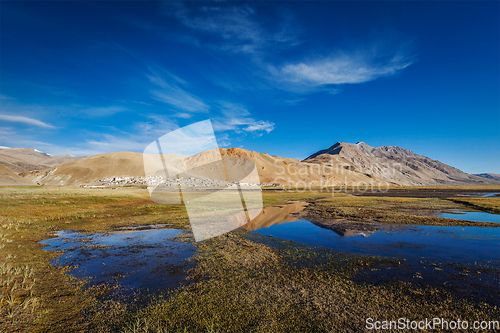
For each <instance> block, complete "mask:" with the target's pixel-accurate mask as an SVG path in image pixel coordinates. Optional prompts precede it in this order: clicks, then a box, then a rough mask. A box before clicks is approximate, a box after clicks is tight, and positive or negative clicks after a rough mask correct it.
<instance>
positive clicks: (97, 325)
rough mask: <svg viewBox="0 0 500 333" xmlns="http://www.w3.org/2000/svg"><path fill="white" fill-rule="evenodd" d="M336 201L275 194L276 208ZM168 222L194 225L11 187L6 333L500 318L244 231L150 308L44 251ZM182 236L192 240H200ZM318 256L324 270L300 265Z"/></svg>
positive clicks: (178, 211)
mask: <svg viewBox="0 0 500 333" xmlns="http://www.w3.org/2000/svg"><path fill="white" fill-rule="evenodd" d="M327 195H328V194H327ZM324 196H325V194H324V193H314V194H311V193H308V192H288V191H286V192H274V191H265V192H264V202H265V205H271V204H278V203H282V202H283V201H286V200H294V199H295V200H296V199H308V200H310V199H311V198H319V197H324ZM473 204H476V203H473ZM323 206H324V207H330V208H331V207H341V208H342V210H340V211H338V212H339V213H338V214H343V216H349V217H352V218H359V219H366V218H376V219H380V220H381V221H382V222H383V221H387V223H396V222H397V220H398V218H400V217H404V216H410V215H412V214H410V213H409V210H413V209H417V210H418V209H422V208H425V209H431V210H441V209H452V208H457V207H462V208H463V205H462V204H460V203H454V202H451V201H445V200H439V199H432V200H430V199H429V200H421V199H401V198H355V197H338V196H337V195H336V196H335V197H334V198H328V199H324V200H320V201H319V202H318V204H317V205H316V207H323ZM328 209H329V208H328ZM335 214H337V211H335ZM391 221H392V222H391ZM158 223H170V224H172V225H173V227H174V228H182V229H184V228H189V227H188V226H189V221H188V219H187V216H186V213H185V209H184V207H182V206H175V205H170V206H167V205H157V204H155V203H153V202H152V201H150V200H149V199H148V193H147V191H146V190H139V189H120V190H88V189H74V188H70V189H68V188H28V187H25V188H0V331H2V332H17V331H19V332H22V331H29V332H89V331H91V332H177V331H180V332H184V331H185V332H195V331H196V332H198V331H202V332H222V331H224V332H225V331H256V332H264V331H265V332H283V331H322V332H325V331H335V332H342V331H346V332H347V331H349V332H359V331H361V330H362V325H363V323H364V319H366V317H367V316H374V317H377V318H383V317H386V318H399V317H400V316H407V317H408V318H419V317H422V318H425V317H431V316H435V315H439V316H440V317H444V318H455V317H457V316H458V317H460V318H467V319H469V320H474V319H481V320H485V319H488V318H498V314H499V312H498V309H495V308H492V307H490V306H488V305H485V304H475V303H471V302H468V301H464V300H460V299H455V298H453V297H452V296H451V295H449V294H447V293H445V292H442V291H440V290H438V289H432V288H428V289H420V288H416V287H415V286H412V285H410V284H407V283H398V284H395V285H385V286H370V285H365V284H355V283H353V282H352V280H351V276H352V274H354V273H355V272H356V271H357V270H358V269H360V268H361V267H366V266H371V265H373V266H376V265H380V264H383V262H385V261H384V260H383V259H381V258H368V257H366V258H365V257H353V258H342V257H340V256H339V255H338V254H335V253H333V252H319V251H317V250H312V249H306V248H299V247H296V246H288V245H284V246H283V247H282V248H280V249H279V250H278V249H276V248H271V247H269V246H267V245H263V244H259V243H257V242H255V241H252V239H251V238H250V237H249V235H251V234H250V233H247V232H244V231H238V232H236V233H232V234H227V235H224V236H221V237H218V238H215V239H212V240H209V241H207V242H203V243H200V244H198V245H199V251H198V253H197V255H196V258H195V260H196V262H197V263H198V265H197V267H196V268H195V269H193V270H192V271H191V272H190V274H189V278H190V279H192V280H193V281H195V282H196V283H194V284H191V285H190V286H189V287H185V288H184V289H179V290H173V291H172V293H171V294H168V293H167V294H165V295H160V296H158V299H156V300H155V301H153V302H151V303H150V304H149V306H147V307H145V308H144V307H141V305H140V304H139V303H134V300H131V301H129V302H119V301H114V300H107V301H103V300H102V299H100V298H98V296H100V295H104V294H105V293H106V292H107V286H105V285H102V286H96V287H93V288H90V289H88V290H87V291H83V290H84V289H83V288H82V286H83V284H84V283H83V282H82V281H79V280H76V279H73V278H71V276H69V275H66V274H65V273H66V272H68V270H69V268H58V267H54V266H52V265H50V261H51V260H52V259H54V258H56V257H57V256H59V255H60V253H56V252H53V251H43V250H42V245H41V244H39V243H38V241H40V240H42V239H47V238H50V237H53V233H54V231H57V230H64V229H71V230H79V231H83V232H106V231H111V230H115V229H116V228H117V227H121V226H129V225H145V224H158ZM402 223H404V222H402ZM179 238H182V239H183V241H186V242H192V238H191V237H190V236H189V235H188V234H183V235H181V236H179ZM318 258H321V259H324V260H323V263H321V264H318V265H303V264H299V263H301V262H302V263H304V262H305V263H307V262H315V261H317V260H319V259H318ZM395 316H396V317H395Z"/></svg>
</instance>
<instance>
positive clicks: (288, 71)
mask: <svg viewBox="0 0 500 333" xmlns="http://www.w3.org/2000/svg"><path fill="white" fill-rule="evenodd" d="M404 45H405V44H403V46H401V47H395V48H393V49H392V50H391V49H384V48H380V47H372V48H370V49H361V50H357V51H352V52H346V51H338V52H336V53H335V54H333V55H331V56H327V57H321V58H317V59H313V60H305V61H299V62H296V63H289V64H286V65H283V66H281V67H272V66H271V67H270V68H269V70H270V72H271V74H272V77H273V78H274V79H275V80H276V81H277V82H279V83H281V84H285V87H286V88H288V89H291V90H297V91H309V90H312V89H316V88H318V87H322V86H329V85H341V84H355V83H363V82H368V81H373V80H376V79H378V78H380V77H384V76H390V75H394V74H396V73H398V72H399V71H401V70H403V69H404V68H406V67H408V66H410V65H411V64H413V62H414V60H413V57H412V56H411V55H409V52H407V51H406V47H404ZM329 92H330V93H333V94H336V93H338V92H339V90H338V89H333V90H332V89H330V90H329Z"/></svg>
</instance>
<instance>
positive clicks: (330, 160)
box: [303, 142, 497, 186]
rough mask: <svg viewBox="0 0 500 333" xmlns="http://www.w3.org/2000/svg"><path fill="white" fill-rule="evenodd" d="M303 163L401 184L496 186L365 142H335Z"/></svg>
mask: <svg viewBox="0 0 500 333" xmlns="http://www.w3.org/2000/svg"><path fill="white" fill-rule="evenodd" d="M303 162H309V163H316V164H323V165H333V164H336V165H340V166H342V167H345V168H349V169H351V170H355V171H357V172H360V173H365V174H370V175H372V176H376V177H380V178H383V179H386V180H389V181H393V182H396V183H399V184H401V185H416V186H425V185H466V184H468V185H471V184H477V185H483V184H497V182H496V181H495V180H494V179H487V178H485V177H478V176H475V175H469V174H467V173H465V172H463V171H461V170H459V169H457V168H455V167H452V166H450V165H447V164H444V163H442V162H440V161H438V160H433V159H431V158H429V157H427V156H423V155H418V154H416V153H414V152H413V151H411V150H408V149H404V148H401V147H397V146H381V147H371V146H370V145H368V144H366V143H364V142H358V143H356V144H353V143H347V142H337V143H335V144H334V145H332V146H330V147H329V148H326V149H322V150H320V151H318V152H316V153H314V154H312V155H310V156H309V157H307V158H306V159H304V160H303Z"/></svg>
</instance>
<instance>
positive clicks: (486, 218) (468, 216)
mask: <svg viewBox="0 0 500 333" xmlns="http://www.w3.org/2000/svg"><path fill="white" fill-rule="evenodd" d="M452 212H453V213H441V214H437V215H436V216H437V217H445V218H448V219H459V220H466V221H477V222H495V223H500V215H498V214H490V213H485V212H468V211H462V210H452Z"/></svg>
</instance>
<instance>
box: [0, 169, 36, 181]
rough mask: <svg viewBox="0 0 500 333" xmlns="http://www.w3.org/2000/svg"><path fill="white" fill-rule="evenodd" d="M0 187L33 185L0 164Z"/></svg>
mask: <svg viewBox="0 0 500 333" xmlns="http://www.w3.org/2000/svg"><path fill="white" fill-rule="evenodd" d="M0 185H2V186H4V185H6V186H12V185H34V183H33V182H32V181H31V180H29V179H26V178H23V177H21V176H19V175H18V174H17V173H15V172H14V171H12V170H11V169H9V168H7V167H6V166H5V165H3V164H0Z"/></svg>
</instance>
